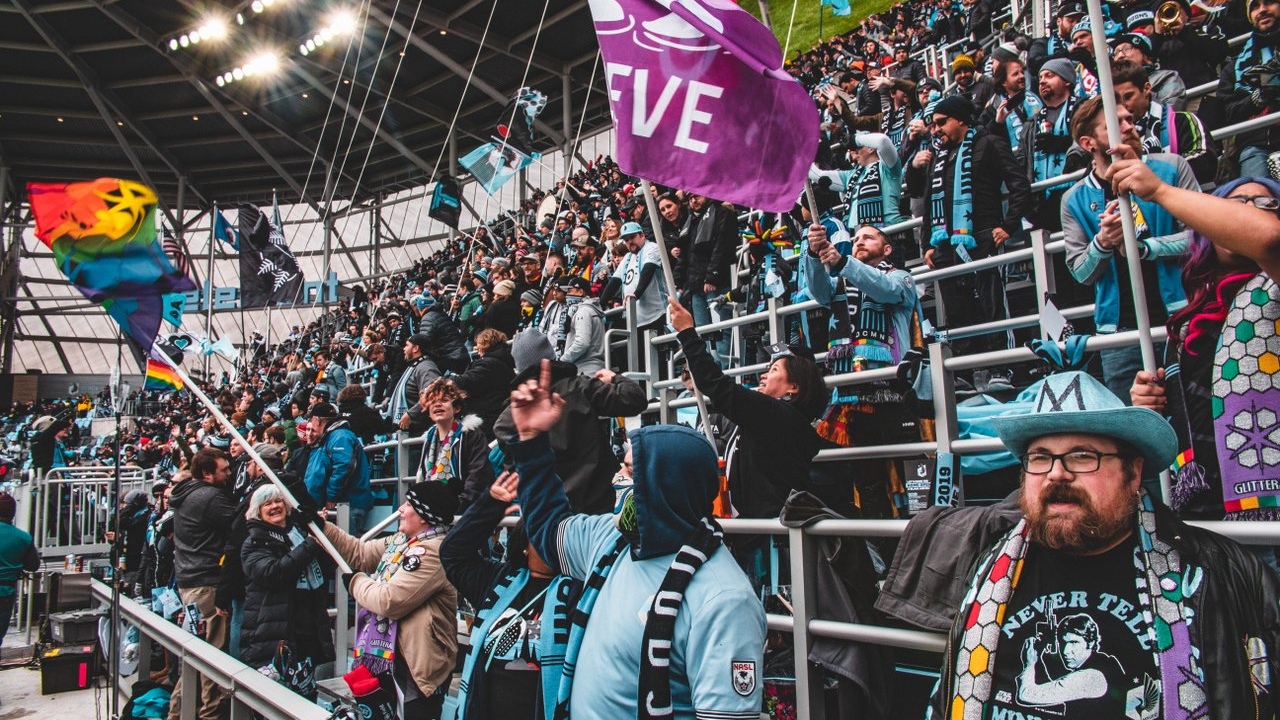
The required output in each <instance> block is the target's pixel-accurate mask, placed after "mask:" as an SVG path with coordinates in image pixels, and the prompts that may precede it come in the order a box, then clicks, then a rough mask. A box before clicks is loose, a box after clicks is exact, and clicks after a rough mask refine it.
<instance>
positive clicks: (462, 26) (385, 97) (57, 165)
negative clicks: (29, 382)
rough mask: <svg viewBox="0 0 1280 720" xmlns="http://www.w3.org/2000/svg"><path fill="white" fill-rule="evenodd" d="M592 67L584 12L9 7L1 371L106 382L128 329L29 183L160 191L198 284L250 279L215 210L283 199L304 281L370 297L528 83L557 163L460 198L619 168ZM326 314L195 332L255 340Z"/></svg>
mask: <svg viewBox="0 0 1280 720" xmlns="http://www.w3.org/2000/svg"><path fill="white" fill-rule="evenodd" d="M598 56H599V52H598V45H597V42H596V37H595V33H594V31H593V29H592V24H591V15H590V11H589V9H588V2H587V0H396V1H392V0H165V1H163V2H157V1H156V0H0V227H2V228H3V229H4V230H5V233H4V248H5V253H4V256H3V258H0V296H2V297H0V344H2V346H3V350H2V355H3V358H2V362H0V371H5V372H8V371H14V372H21V371H23V370H24V369H25V370H32V369H38V370H41V371H44V372H53V373H59V372H70V373H83V372H103V371H104V369H105V368H109V367H110V366H111V364H112V363H113V362H114V357H115V356H116V354H117V353H116V350H115V348H113V347H112V345H113V344H115V343H116V342H117V338H116V334H115V324H114V323H112V322H109V321H108V322H103V321H104V320H106V317H105V313H103V311H102V310H101V308H99V307H97V306H96V305H94V304H93V303H87V302H86V301H85V300H84V299H83V298H79V297H77V296H76V294H75V293H74V290H73V289H72V288H71V287H69V285H68V283H67V282H66V280H65V278H63V277H62V275H61V273H60V272H59V271H58V269H57V267H56V266H55V264H54V262H53V260H52V255H51V254H50V253H49V252H48V250H47V248H45V247H44V246H43V245H41V243H40V241H39V240H37V239H35V238H34V234H33V232H32V230H31V220H30V215H29V211H28V209H27V208H26V203H25V186H26V183H28V182H32V181H36V182H72V181H83V180H88V179H92V178H96V177H104V176H108V177H123V178H131V179H138V180H141V181H142V182H144V183H146V184H148V185H150V186H151V187H154V188H155V189H156V190H157V191H158V194H159V196H160V210H161V213H162V217H161V222H163V223H164V224H165V225H166V226H168V227H170V228H172V229H173V231H174V234H175V235H176V236H177V237H178V239H179V241H180V242H181V243H182V244H183V246H184V247H185V248H186V251H187V254H188V257H189V259H190V260H191V268H192V269H191V274H192V277H193V279H194V280H196V282H197V284H198V285H201V286H202V287H203V286H204V285H205V284H206V282H210V281H211V284H212V286H214V287H223V286H227V285H231V286H238V284H239V280H238V266H237V261H236V259H235V256H234V255H233V254H228V253H227V251H226V249H225V248H222V247H220V246H219V244H218V243H215V242H214V241H213V240H212V238H211V236H210V235H209V233H208V232H207V230H206V228H208V227H209V224H210V223H211V218H212V216H211V214H210V212H209V211H210V210H211V209H212V208H213V206H214V204H215V203H216V204H217V205H218V206H219V207H222V208H226V207H227V206H228V205H230V204H234V203H238V202H251V203H255V204H258V205H267V204H270V203H271V202H272V201H273V199H274V198H275V197H276V196H277V194H278V198H279V203H280V205H281V206H282V210H283V211H284V213H283V214H284V221H285V225H286V226H288V227H287V228H286V230H285V234H286V238H287V240H288V242H289V244H290V246H291V247H292V248H293V250H294V252H295V253H296V254H297V255H298V258H299V262H300V263H301V264H302V266H303V271H304V274H305V276H306V277H307V278H308V280H319V279H322V278H325V277H327V276H329V273H331V272H333V273H337V274H338V276H339V278H340V279H341V282H344V283H355V282H359V281H361V280H363V279H364V278H367V277H374V276H377V275H379V274H383V273H385V272H388V271H395V270H398V269H402V268H404V267H407V266H408V265H409V264H411V263H412V262H413V260H415V259H417V258H418V257H422V256H423V255H424V254H427V253H428V252H430V251H431V250H433V249H434V247H435V245H434V244H433V242H426V241H432V240H433V239H437V238H441V237H443V235H444V231H445V230H446V228H445V227H444V226H443V225H441V224H439V223H438V222H435V221H429V219H428V218H427V217H426V216H425V211H423V210H422V208H421V206H422V205H424V201H423V200H422V198H423V190H424V188H426V187H427V186H429V185H430V184H431V182H432V180H433V179H434V178H435V177H437V176H438V173H439V172H442V171H445V170H449V171H450V172H452V173H453V174H454V175H455V176H457V175H462V174H463V173H462V171H461V169H460V168H458V167H456V166H453V167H451V163H450V157H457V156H459V155H463V154H465V153H467V152H468V151H470V150H472V149H474V148H475V147H477V146H479V145H481V144H483V143H486V142H489V141H491V140H493V139H494V137H495V134H496V129H497V125H498V124H499V122H500V118H501V117H503V115H504V108H505V107H506V106H507V105H508V103H510V102H511V101H512V99H513V98H514V97H515V95H516V93H517V91H518V90H519V89H520V88H522V87H530V88H533V89H535V90H537V91H540V92H542V93H543V94H544V95H545V96H546V99H547V104H546V108H545V109H544V111H543V112H542V114H541V115H540V116H539V117H538V119H537V122H536V124H535V128H534V132H535V139H534V146H535V149H537V150H539V151H541V152H542V153H543V155H544V156H543V158H542V162H541V163H540V164H535V165H533V166H531V167H530V168H529V169H528V172H527V177H525V178H522V179H521V181H519V182H512V183H509V184H508V185H507V186H506V187H505V188H503V191H502V197H494V198H488V197H487V196H483V195H477V192H478V187H477V184H476V183H465V184H464V187H463V198H462V199H463V202H464V205H467V206H468V208H469V209H470V210H472V212H473V213H475V214H476V215H479V216H485V219H489V217H488V216H491V215H496V214H497V212H498V208H500V207H501V208H510V207H513V206H514V205H512V204H511V201H512V199H513V198H514V197H524V196H525V193H526V192H527V191H528V190H529V189H530V188H531V187H549V186H550V184H554V181H555V179H556V178H558V176H559V173H560V172H562V171H563V169H564V168H565V167H566V166H570V165H572V167H573V168H575V169H576V168H579V167H582V166H583V165H585V164H586V163H587V158H586V157H584V155H588V156H591V157H594V156H595V155H596V154H598V153H599V152H608V151H609V148H610V147H611V145H609V144H606V145H605V146H603V147H601V145H600V143H601V142H606V143H608V138H611V134H610V133H607V132H604V131H607V130H608V129H609V128H610V127H611V124H612V123H611V120H610V116H609V110H608V100H607V94H606V93H605V92H604V77H603V72H602V71H601V67H600V64H599V61H598ZM508 112H509V110H508ZM566 148H567V149H569V150H570V162H565V150H566ZM526 181H527V182H526ZM464 182H465V176H464ZM469 200H470V203H469V202H468V201H469ZM471 203H474V204H475V206H474V207H472V206H471ZM361 216H365V217H366V218H367V219H368V222H365V221H363V220H360V219H359V218H360V217H361ZM467 217H468V216H466V215H464V219H465V218H467ZM464 222H470V220H469V219H467V220H464ZM206 276H208V277H206ZM69 293H71V294H69ZM316 311H317V309H316V308H313V307H311V306H306V305H303V306H297V307H295V308H291V309H287V310H286V311H285V312H277V313H276V314H275V316H274V318H272V317H271V316H270V315H269V314H268V315H266V316H265V317H264V316H262V314H261V312H260V311H249V313H250V315H249V317H248V318H247V319H246V318H245V313H242V312H222V311H220V310H219V311H215V312H214V313H213V314H212V316H211V317H209V318H201V319H200V320H198V321H197V320H194V319H193V323H198V324H199V325H200V326H202V329H203V331H204V332H207V333H208V334H209V336H210V337H230V338H231V339H232V340H233V342H236V343H238V344H239V343H244V342H246V341H247V335H248V330H249V329H252V328H254V327H255V326H257V327H259V328H262V327H266V326H269V325H280V324H281V323H290V324H292V323H305V322H307V321H308V320H309V319H313V318H314V317H315V314H316ZM201 314H203V313H201ZM188 315H189V316H191V315H192V310H191V309H190V308H189V309H188ZM186 326H187V323H186V322H185V320H184V328H185V327H186ZM286 327H287V325H286Z"/></svg>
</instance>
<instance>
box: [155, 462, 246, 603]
mask: <svg viewBox="0 0 1280 720" xmlns="http://www.w3.org/2000/svg"><path fill="white" fill-rule="evenodd" d="M169 507H171V508H172V509H173V513H174V515H173V543H174V553H173V571H174V574H175V575H176V577H177V582H178V588H179V589H183V588H194V587H206V586H212V585H217V584H218V578H219V576H220V575H221V572H222V570H221V564H222V562H221V561H222V551H223V548H225V547H226V545H227V533H229V532H230V531H231V518H232V516H233V515H234V514H235V512H236V506H235V505H232V504H231V498H230V497H228V495H227V491H226V489H225V488H222V487H219V486H217V485H210V484H209V483H207V482H205V481H203V480H198V479H196V478H190V479H187V480H183V481H182V482H180V483H178V485H177V487H175V488H174V489H173V497H172V498H171V499H170V501H169Z"/></svg>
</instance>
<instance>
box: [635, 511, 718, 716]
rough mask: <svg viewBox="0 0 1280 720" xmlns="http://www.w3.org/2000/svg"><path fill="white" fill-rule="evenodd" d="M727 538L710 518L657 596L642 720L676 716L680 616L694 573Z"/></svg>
mask: <svg viewBox="0 0 1280 720" xmlns="http://www.w3.org/2000/svg"><path fill="white" fill-rule="evenodd" d="M723 539H724V534H723V532H722V531H721V530H720V526H719V525H718V524H716V522H715V521H714V520H711V519H710V518H703V519H702V524H701V525H699V526H698V527H696V528H694V530H693V532H692V533H690V535H689V537H688V538H687V539H686V540H685V544H684V546H683V547H681V548H680V550H679V552H677V553H676V556H675V559H674V560H672V561H671V568H670V569H669V570H667V574H666V576H665V577H663V578H662V585H661V586H659V587H658V592H657V594H656V595H654V596H653V605H651V606H650V607H649V617H648V619H647V620H646V621H645V624H644V642H643V643H642V644H641V646H640V702H639V703H637V712H636V717H637V718H638V719H639V720H654V719H655V718H669V717H672V715H673V714H674V709H673V706H672V703H671V646H672V642H673V640H674V638H675V632H676V614H677V613H678V612H680V606H681V605H682V604H684V593H685V590H687V589H688V587H689V582H690V581H692V580H693V575H694V573H696V572H698V568H700V567H702V564H703V563H705V562H706V561H707V558H709V557H711V554H712V553H714V552H715V551H716V549H717V548H719V547H720V543H721V542H722V541H723Z"/></svg>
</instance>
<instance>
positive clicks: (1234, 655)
mask: <svg viewBox="0 0 1280 720" xmlns="http://www.w3.org/2000/svg"><path fill="white" fill-rule="evenodd" d="M1156 536H1157V537H1159V538H1160V539H1162V540H1164V541H1165V542H1166V543H1168V544H1169V545H1170V546H1172V547H1173V548H1175V549H1176V550H1177V551H1178V552H1179V553H1180V554H1181V555H1182V561H1183V565H1184V567H1185V568H1186V569H1185V570H1184V577H1197V576H1199V577H1201V581H1200V586H1199V588H1198V589H1197V590H1195V591H1193V592H1192V594H1191V595H1190V597H1188V598H1186V600H1185V602H1186V603H1187V606H1188V609H1189V613H1188V614H1189V615H1190V616H1191V617H1192V618H1194V620H1193V621H1192V622H1191V623H1190V627H1189V629H1190V633H1191V642H1192V644H1193V645H1194V646H1195V647H1196V648H1198V649H1199V651H1200V664H1201V666H1202V667H1203V668H1204V676H1205V681H1206V685H1207V687H1206V695H1207V697H1208V701H1209V713H1208V717H1212V718H1274V717H1276V707H1275V700H1274V699H1273V698H1274V693H1273V692H1272V691H1271V688H1270V687H1266V686H1267V685H1269V684H1270V681H1269V680H1264V679H1263V678H1264V677H1265V678H1276V677H1280V675H1278V674H1277V673H1280V576H1277V575H1276V573H1274V572H1273V571H1272V570H1271V569H1270V568H1268V567H1266V566H1265V565H1264V564H1263V563H1262V561H1261V560H1259V559H1258V557H1257V556H1255V555H1254V554H1253V553H1251V552H1249V551H1248V550H1247V549H1245V548H1244V547H1243V546H1241V545H1240V544H1238V543H1236V542H1234V541H1232V540H1229V539H1227V538H1225V537H1223V536H1221V535H1218V534H1217V533H1214V532H1210V531H1208V530H1203V529H1200V528H1196V527H1192V526H1190V525H1187V524H1186V523H1184V522H1182V521H1181V520H1178V519H1177V518H1175V517H1174V515H1173V511H1172V510H1170V509H1169V508H1167V507H1165V506H1164V505H1161V504H1159V503H1156ZM998 547H999V543H997V545H996V546H995V547H989V548H985V552H983V553H982V554H981V557H979V558H978V560H977V562H976V563H975V564H974V565H973V567H972V568H970V571H969V572H968V573H967V575H968V576H970V577H972V575H973V573H974V570H975V569H976V568H978V567H983V566H985V564H986V563H987V560H988V559H989V558H990V556H991V554H992V553H994V552H997V551H998ZM1193 568H1194V569H1193ZM1197 571H1198V572H1197ZM1192 612H1193V613H1194V614H1191V613H1192ZM964 620H965V615H964V614H962V613H956V621H955V623H954V624H953V625H952V629H951V636H950V644H949V647H952V648H959V647H960V646H961V645H962V636H963V632H964V630H963V625H964ZM1003 649H1004V648H1003V647H1001V648H999V649H998V650H997V652H999V650H1003ZM1007 651H1008V652H1017V651H1018V648H1010V649H1008V650H1007ZM954 662H955V657H954V655H949V656H948V657H946V658H944V666H943V668H942V682H940V683H939V684H938V685H937V687H936V688H935V692H934V696H933V701H932V706H933V717H936V718H941V717H946V713H945V711H944V710H943V707H942V706H943V705H945V704H948V703H950V701H951V697H952V695H953V690H954V687H953V686H954V680H955V677H956V673H955V668H954ZM1255 683H1258V684H1259V686H1255ZM1164 691H1165V692H1169V691H1170V688H1165V689H1164Z"/></svg>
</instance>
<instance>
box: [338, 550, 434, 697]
mask: <svg viewBox="0 0 1280 720" xmlns="http://www.w3.org/2000/svg"><path fill="white" fill-rule="evenodd" d="M444 534H445V528H442V527H433V528H428V529H427V530H424V531H422V532H421V533H418V534H417V535H416V536H414V537H412V538H410V537H409V536H408V535H405V534H404V533H402V532H398V533H396V534H395V535H393V536H392V537H391V540H390V541H389V542H388V543H387V548H386V549H385V550H383V551H382V559H381V560H379V561H378V567H377V569H375V570H374V571H373V574H372V575H371V577H372V578H373V581H374V582H375V583H379V584H386V583H388V582H390V581H391V578H392V576H394V575H395V574H396V572H398V571H399V570H400V568H401V566H402V564H403V561H405V560H407V559H412V558H415V557H417V556H410V555H408V554H407V553H408V551H409V549H410V548H412V547H413V546H414V545H417V544H418V543H422V542H426V541H427V540H430V539H431V538H433V537H437V536H440V535H444ZM399 631H400V621H399V620H394V619H392V618H386V617H382V616H381V615H378V614H377V613H375V612H373V611H372V610H369V609H367V608H364V607H360V608H358V609H357V610H356V642H355V646H354V648H353V649H352V655H354V656H355V658H356V664H357V665H363V666H365V667H367V668H369V671H370V672H372V673H373V674H374V675H381V674H383V673H389V672H391V671H392V668H393V667H394V666H395V659H396V644H397V640H398V638H397V636H398V635H399Z"/></svg>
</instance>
